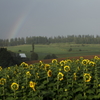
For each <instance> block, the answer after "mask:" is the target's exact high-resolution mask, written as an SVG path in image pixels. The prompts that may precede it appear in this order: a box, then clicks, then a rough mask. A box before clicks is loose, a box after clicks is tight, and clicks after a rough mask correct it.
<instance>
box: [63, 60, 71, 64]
mask: <svg viewBox="0 0 100 100" xmlns="http://www.w3.org/2000/svg"><path fill="white" fill-rule="evenodd" d="M71 62H72V60H71V59H67V60H65V61H64V64H67V63H71Z"/></svg>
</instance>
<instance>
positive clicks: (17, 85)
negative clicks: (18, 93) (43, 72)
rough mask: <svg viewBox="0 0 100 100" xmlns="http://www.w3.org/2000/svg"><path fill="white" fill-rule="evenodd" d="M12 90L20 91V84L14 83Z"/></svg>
mask: <svg viewBox="0 0 100 100" xmlns="http://www.w3.org/2000/svg"><path fill="white" fill-rule="evenodd" d="M11 89H12V90H14V91H15V90H18V89H19V84H17V83H15V82H13V83H12V84H11Z"/></svg>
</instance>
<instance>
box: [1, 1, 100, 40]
mask: <svg viewBox="0 0 100 100" xmlns="http://www.w3.org/2000/svg"><path fill="white" fill-rule="evenodd" d="M87 34H89V35H99V34H100V0H0V39H7V38H15V37H26V36H48V37H51V36H58V35H60V36H67V35H87Z"/></svg>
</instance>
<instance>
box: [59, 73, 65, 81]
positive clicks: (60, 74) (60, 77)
mask: <svg viewBox="0 0 100 100" xmlns="http://www.w3.org/2000/svg"><path fill="white" fill-rule="evenodd" d="M63 76H64V74H63V73H61V72H59V73H58V75H57V79H58V80H60V81H61V80H63Z"/></svg>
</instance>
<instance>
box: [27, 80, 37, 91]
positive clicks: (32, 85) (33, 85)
mask: <svg viewBox="0 0 100 100" xmlns="http://www.w3.org/2000/svg"><path fill="white" fill-rule="evenodd" d="M35 85H36V83H35V82H33V81H30V83H29V86H30V87H31V88H32V89H33V90H34V91H36V89H35Z"/></svg>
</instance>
